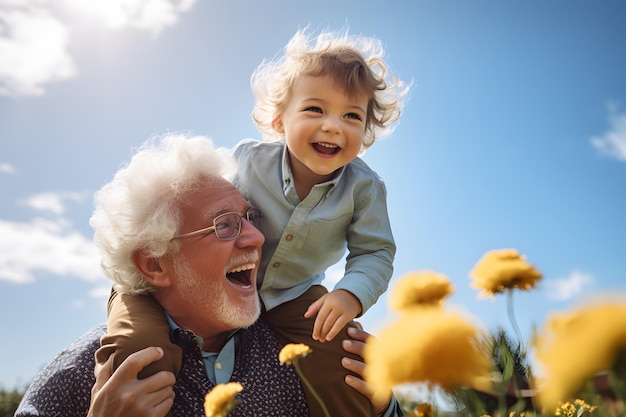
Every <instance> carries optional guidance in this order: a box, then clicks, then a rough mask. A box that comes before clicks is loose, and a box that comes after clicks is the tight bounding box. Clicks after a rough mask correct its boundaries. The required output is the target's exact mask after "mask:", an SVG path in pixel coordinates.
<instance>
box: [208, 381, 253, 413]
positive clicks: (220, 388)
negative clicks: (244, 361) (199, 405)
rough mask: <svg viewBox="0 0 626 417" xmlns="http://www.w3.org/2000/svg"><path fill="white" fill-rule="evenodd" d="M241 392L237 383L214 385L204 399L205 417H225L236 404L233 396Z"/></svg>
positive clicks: (240, 387)
mask: <svg viewBox="0 0 626 417" xmlns="http://www.w3.org/2000/svg"><path fill="white" fill-rule="evenodd" d="M242 390H243V386H242V385H241V384H240V383H239V382H229V383H227V384H219V385H216V386H215V387H214V388H213V389H212V390H211V391H210V392H209V393H208V394H207V395H206V396H205V397H204V412H205V413H206V417H226V416H227V415H228V413H230V412H231V411H232V410H233V409H234V408H235V407H236V406H237V404H238V401H237V400H235V395H237V394H238V393H240V392H241V391H242Z"/></svg>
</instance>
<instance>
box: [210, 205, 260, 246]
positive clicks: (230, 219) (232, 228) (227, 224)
mask: <svg viewBox="0 0 626 417" xmlns="http://www.w3.org/2000/svg"><path fill="white" fill-rule="evenodd" d="M261 217H262V215H261V211H260V210H259V209H257V208H250V209H248V211H246V219H247V220H248V221H251V222H252V223H253V224H254V225H255V226H258V222H259V221H260V219H261ZM213 224H214V225H215V234H216V235H217V237H218V239H224V240H228V239H235V238H237V236H239V233H241V217H240V216H239V214H237V213H224V214H222V215H220V216H217V217H216V218H215V220H214V223H213Z"/></svg>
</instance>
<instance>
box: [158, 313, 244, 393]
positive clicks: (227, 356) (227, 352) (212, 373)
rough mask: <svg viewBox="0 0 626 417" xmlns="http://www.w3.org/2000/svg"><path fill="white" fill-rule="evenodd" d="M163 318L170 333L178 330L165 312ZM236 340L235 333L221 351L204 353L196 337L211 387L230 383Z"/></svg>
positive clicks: (199, 339)
mask: <svg viewBox="0 0 626 417" xmlns="http://www.w3.org/2000/svg"><path fill="white" fill-rule="evenodd" d="M165 316H166V317H167V322H168V323H169V325H170V329H172V331H174V330H176V329H178V328H180V327H179V326H178V324H176V323H175V322H174V320H172V318H171V317H170V315H169V314H167V312H165ZM238 340H239V334H238V333H237V331H235V332H233V333H232V334H231V336H230V337H229V338H228V341H227V342H226V344H225V345H224V347H222V350H220V351H219V352H205V351H204V350H202V338H201V337H199V336H196V341H197V342H198V346H200V350H201V351H202V361H203V362H204V367H205V369H206V374H207V377H208V378H209V381H211V383H212V384H213V385H217V384H225V383H227V382H229V381H230V377H231V376H232V375H233V370H234V369H235V350H236V349H235V348H236V346H237V342H238Z"/></svg>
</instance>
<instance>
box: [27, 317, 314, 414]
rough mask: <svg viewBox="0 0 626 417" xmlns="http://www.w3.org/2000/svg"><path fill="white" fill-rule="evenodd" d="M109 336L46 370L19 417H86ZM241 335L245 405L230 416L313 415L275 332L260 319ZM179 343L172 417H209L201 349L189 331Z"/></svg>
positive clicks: (88, 336) (180, 333) (76, 346)
mask: <svg viewBox="0 0 626 417" xmlns="http://www.w3.org/2000/svg"><path fill="white" fill-rule="evenodd" d="M104 332H105V326H104V325H100V326H96V327H94V328H92V329H91V330H89V331H88V332H87V333H85V334H84V335H83V336H82V337H81V338H80V339H78V340H77V341H76V342H74V343H73V344H72V345H70V346H69V347H67V348H66V349H65V350H63V351H62V352H61V353H59V354H58V355H57V357H56V358H54V359H53V360H52V361H51V362H50V363H49V364H48V365H46V367H45V368H44V369H43V370H42V371H41V373H40V374H39V375H38V376H37V378H36V379H35V380H34V381H33V383H32V384H31V386H30V387H29V388H28V390H27V391H26V393H25V394H24V398H23V399H22V402H21V404H20V406H19V407H18V409H17V411H16V413H15V417H27V416H33V417H34V416H38V417H85V416H86V415H87V412H88V410H89V402H90V399H91V387H92V385H93V384H94V382H95V378H94V376H93V368H94V365H95V362H94V352H95V351H96V349H98V347H99V346H100V337H101V336H102V335H103V334H104ZM239 334H240V336H239V337H240V340H239V344H238V348H237V352H236V359H235V368H234V370H233V375H232V378H231V381H233V382H235V381H236V382H240V383H241V384H242V385H243V387H244V389H243V391H242V392H241V393H240V394H239V395H238V396H237V398H239V399H241V400H242V403H241V404H240V405H239V406H238V407H237V408H235V410H234V411H232V412H231V413H230V415H229V416H231V417H243V416H267V417H274V416H276V417H283V416H289V417H299V416H302V417H304V416H309V411H308V407H307V404H306V400H305V396H304V393H303V391H302V387H301V386H300V382H299V379H298V376H297V374H296V372H295V370H294V369H293V367H291V366H281V365H280V363H279V361H278V353H279V351H280V344H279V342H278V340H277V339H276V337H275V335H274V333H273V331H272V330H271V329H270V328H269V327H268V326H267V324H266V323H265V322H264V321H262V320H258V321H257V322H256V323H255V324H254V325H252V326H251V327H249V328H248V329H243V330H241V331H240V332H239ZM174 341H175V342H176V343H177V344H179V345H180V346H181V347H182V348H183V363H182V368H181V371H180V374H179V376H178V379H177V381H176V384H175V385H174V391H175V393H176V397H175V400H174V405H173V407H172V415H173V416H175V417H183V416H189V417H203V416H204V396H205V394H206V393H207V392H209V391H210V390H211V389H212V388H213V384H211V382H210V381H209V380H208V378H207V375H206V370H205V367H204V362H203V361H202V353H201V350H200V347H199V346H198V344H197V342H196V339H195V336H194V335H193V333H191V332H189V331H186V330H180V329H178V330H177V331H175V332H174Z"/></svg>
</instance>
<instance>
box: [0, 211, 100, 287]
mask: <svg viewBox="0 0 626 417" xmlns="http://www.w3.org/2000/svg"><path fill="white" fill-rule="evenodd" d="M67 225H68V222H67V221H66V220H64V219H60V220H58V221H51V220H46V219H41V218H35V219H33V220H31V221H30V222H27V223H18V222H8V221H4V220H0V280H4V281H10V282H14V283H18V284H23V283H29V282H34V281H35V279H36V275H37V273H46V274H52V275H57V276H60V277H75V278H78V279H81V280H85V281H90V282H91V281H93V282H98V281H100V280H105V279H106V278H104V277H103V275H102V272H101V270H100V256H99V254H98V251H97V249H96V246H95V244H94V243H93V242H92V241H91V239H87V238H85V237H84V236H83V235H81V234H80V233H78V232H77V231H75V230H71V229H70V228H69V227H68V226H67Z"/></svg>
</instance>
